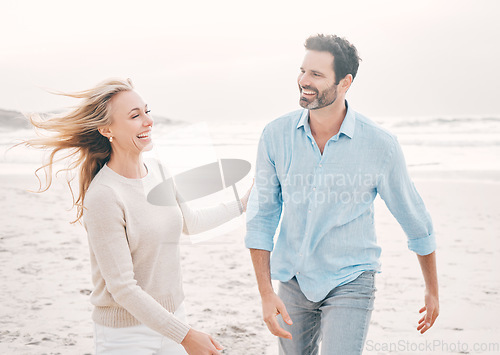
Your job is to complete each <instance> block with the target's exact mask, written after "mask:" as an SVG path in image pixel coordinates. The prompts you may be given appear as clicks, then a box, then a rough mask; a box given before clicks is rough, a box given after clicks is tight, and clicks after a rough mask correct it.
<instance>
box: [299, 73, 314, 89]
mask: <svg viewBox="0 0 500 355" xmlns="http://www.w3.org/2000/svg"><path fill="white" fill-rule="evenodd" d="M310 84H311V80H310V77H309V75H307V74H303V75H301V77H300V78H299V85H300V86H301V87H307V86H310Z"/></svg>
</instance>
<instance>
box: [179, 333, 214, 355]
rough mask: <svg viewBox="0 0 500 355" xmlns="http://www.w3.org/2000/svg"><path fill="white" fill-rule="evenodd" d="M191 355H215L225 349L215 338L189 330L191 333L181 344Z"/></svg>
mask: <svg viewBox="0 0 500 355" xmlns="http://www.w3.org/2000/svg"><path fill="white" fill-rule="evenodd" d="M181 345H182V346H183V347H184V349H185V350H186V352H187V353H188V354H189V355H213V354H220V352H219V350H222V349H224V348H223V347H222V346H221V345H220V344H219V343H218V342H217V341H215V339H214V338H212V337H211V336H210V335H208V334H205V333H203V332H199V331H197V330H194V329H192V328H191V329H189V332H188V333H187V334H186V336H185V337H184V340H183V341H182V342H181Z"/></svg>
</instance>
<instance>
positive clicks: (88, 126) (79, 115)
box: [19, 78, 134, 223]
mask: <svg viewBox="0 0 500 355" xmlns="http://www.w3.org/2000/svg"><path fill="white" fill-rule="evenodd" d="M133 88H134V87H133V85H132V81H131V80H130V79H127V80H122V79H115V78H113V79H107V80H104V81H102V82H101V83H99V84H98V85H96V86H95V87H93V88H91V89H88V90H83V91H79V92H74V93H64V92H53V93H54V94H57V95H63V96H68V97H73V98H77V99H82V102H81V103H80V104H79V105H77V106H76V107H74V108H73V109H72V110H71V111H69V112H67V113H64V114H56V115H52V116H50V117H49V118H47V119H42V118H41V117H40V115H38V114H30V115H27V118H28V119H29V121H30V122H31V124H32V125H33V126H34V127H35V128H36V129H37V133H38V130H45V131H49V132H53V133H55V134H54V135H52V136H43V137H42V136H41V135H40V134H39V138H34V139H30V140H26V141H23V142H21V143H19V144H25V145H26V146H31V147H35V148H40V149H44V150H48V151H50V155H49V159H48V162H47V163H45V164H44V165H42V166H41V167H39V168H38V169H37V170H36V171H35V175H36V177H37V179H38V181H39V182H40V188H39V190H38V191H37V192H44V191H47V189H48V188H49V187H50V186H51V184H52V166H53V164H54V163H56V162H59V161H61V160H65V159H69V160H70V164H69V165H68V167H67V168H66V169H61V170H59V171H58V172H57V173H59V172H61V171H73V170H74V169H77V170H78V173H79V174H78V177H79V194H78V198H77V199H76V201H75V195H74V194H73V189H72V188H71V180H73V178H74V177H73V178H71V179H69V180H68V181H67V182H68V186H69V188H70V191H71V195H72V197H73V206H76V207H77V215H76V217H77V218H76V220H74V221H73V222H71V223H75V222H78V221H79V220H80V218H82V216H83V208H84V206H83V202H84V199H85V193H86V192H87V189H88V188H89V185H90V182H91V181H92V179H93V178H94V176H95V175H96V174H97V173H98V171H99V170H100V169H101V168H102V167H103V165H104V164H105V163H106V162H107V161H108V160H109V158H110V156H111V144H110V142H109V140H108V138H106V137H105V136H103V135H102V134H101V133H100V132H99V130H98V129H99V128H101V127H106V126H109V125H110V124H111V116H110V109H109V105H108V103H109V101H110V100H111V98H112V97H113V96H114V95H116V94H117V93H119V92H122V91H130V90H133ZM60 151H65V152H67V154H66V155H64V156H63V157H62V158H57V159H55V155H56V154H57V153H58V152H60ZM41 169H44V171H45V177H46V187H45V188H44V189H42V187H41V180H40V178H39V177H38V174H37V173H38V171H39V170H41ZM46 169H48V172H47V170H46ZM57 173H56V175H57Z"/></svg>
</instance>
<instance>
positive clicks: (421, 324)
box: [417, 289, 439, 334]
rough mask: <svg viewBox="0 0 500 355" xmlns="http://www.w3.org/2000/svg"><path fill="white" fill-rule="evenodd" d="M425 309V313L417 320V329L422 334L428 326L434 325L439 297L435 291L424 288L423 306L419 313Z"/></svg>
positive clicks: (437, 313)
mask: <svg viewBox="0 0 500 355" xmlns="http://www.w3.org/2000/svg"><path fill="white" fill-rule="evenodd" d="M424 311H426V314H425V315H424V316H423V317H422V318H421V319H420V320H419V321H418V327H417V330H419V331H420V333H421V334H424V333H425V332H426V331H427V330H429V328H430V327H432V326H433V325H434V322H435V321H436V318H437V316H438V315H439V298H438V295H437V294H435V293H431V292H429V291H428V290H427V289H426V290H425V306H424V307H422V308H421V309H420V311H419V313H422V312H424Z"/></svg>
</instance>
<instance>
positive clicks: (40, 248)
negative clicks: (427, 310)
mask: <svg viewBox="0 0 500 355" xmlns="http://www.w3.org/2000/svg"><path fill="white" fill-rule="evenodd" d="M464 176H465V178H464V179H460V178H457V177H456V176H455V177H454V178H453V179H450V178H449V177H447V176H444V177H443V175H439V176H438V175H436V174H426V173H423V172H420V173H418V174H417V173H415V174H414V177H415V179H414V180H415V185H416V186H417V188H418V189H419V191H420V193H421V195H422V197H423V198H424V201H425V202H426V205H427V207H428V209H429V211H430V213H431V215H432V217H433V221H434V224H435V229H436V232H437V240H438V251H437V256H438V272H439V281H440V302H441V314H440V316H439V318H438V320H437V322H436V324H435V326H434V327H433V328H432V329H431V330H430V331H429V332H427V333H426V334H425V335H421V334H419V333H418V332H417V330H416V326H417V322H418V319H419V318H420V316H419V314H418V309H420V307H422V306H423V294H424V288H423V285H424V283H423V279H422V276H421V273H420V270H419V266H418V261H417V258H416V256H415V255H414V254H413V253H412V252H410V251H409V250H408V249H407V247H406V237H405V235H404V233H403V231H402V230H401V228H400V227H399V225H398V224H397V222H396V221H395V219H394V218H393V217H392V216H391V215H390V214H389V212H388V211H387V209H386V207H385V206H384V205H383V202H381V201H380V200H377V203H376V221H377V223H376V227H377V234H378V237H379V244H380V245H381V246H382V250H383V252H382V258H381V261H382V273H380V274H378V275H377V280H376V282H377V284H376V286H377V289H378V291H377V293H376V301H375V311H374V312H373V315H372V320H371V326H370V330H369V333H368V338H367V343H366V346H365V352H364V354H429V353H431V354H446V353H461V354H476V353H484V354H488V353H492V354H493V353H498V351H500V349H499V346H500V345H499V343H500V341H499V340H498V334H499V330H500V326H499V325H498V322H497V319H498V318H499V317H500V301H499V300H500V297H499V296H500V277H499V276H498V274H497V272H496V271H497V270H499V268H500V241H499V237H500V235H499V230H500V210H499V209H498V207H497V206H496V200H497V199H499V198H500V183H498V181H499V180H498V179H497V177H498V176H497V175H496V174H494V173H489V174H486V173H484V174H483V173H481V172H478V173H477V174H475V176H471V174H468V175H464ZM458 177H460V174H458ZM495 179H496V181H497V182H495ZM36 187H37V180H36V178H35V177H34V176H33V175H5V174H4V175H0V226H1V229H0V281H1V284H2V291H1V292H0V353H1V354H93V339H92V337H93V328H92V321H91V319H90V315H91V309H92V307H91V304H90V302H89V294H90V292H91V290H92V285H91V280H90V264H89V256H88V244H87V239H86V234H85V230H84V228H83V226H81V225H79V224H75V225H71V224H70V223H69V222H70V221H71V220H73V219H74V216H75V213H74V210H72V211H68V209H69V208H70V207H71V205H70V202H71V195H70V193H69V190H68V188H67V186H65V185H64V180H63V178H58V179H57V180H56V181H55V184H54V186H53V187H52V188H51V189H50V190H49V191H48V192H45V193H43V194H35V193H31V192H27V191H26V190H27V189H36ZM244 235H245V229H244V226H243V223H242V222H241V227H240V228H238V229H237V230H236V231H234V232H231V233H228V234H225V235H222V236H220V237H218V238H215V239H211V240H209V241H206V242H202V243H198V244H193V245H190V244H189V243H187V242H186V243H185V245H183V247H182V266H183V275H184V285H185V293H186V307H187V311H188V317H189V321H190V324H191V325H192V326H194V327H195V328H197V329H199V330H202V331H205V332H208V333H210V334H212V335H213V336H214V337H215V338H216V339H218V340H219V341H220V342H221V343H222V344H223V345H224V346H225V348H226V350H224V352H223V353H224V354H233V355H246V354H249V355H254V354H255V355H258V354H265V355H275V354H277V345H276V340H275V339H274V337H273V336H272V335H271V334H270V333H268V331H267V328H266V327H265V325H264V323H263V321H262V319H261V308H260V298H259V295H258V291H257V287H256V282H255V278H254V274H253V269H252V265H251V262H250V257H249V253H248V250H246V249H245V247H244V243H243V238H244ZM186 240H187V239H186ZM221 275H222V276H221ZM475 346H476V348H477V347H482V349H485V347H489V351H475V350H474V347H475ZM495 346H496V350H495V348H494V347H495ZM478 349H479V348H478ZM486 350H488V349H486ZM491 350H495V351H491Z"/></svg>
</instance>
